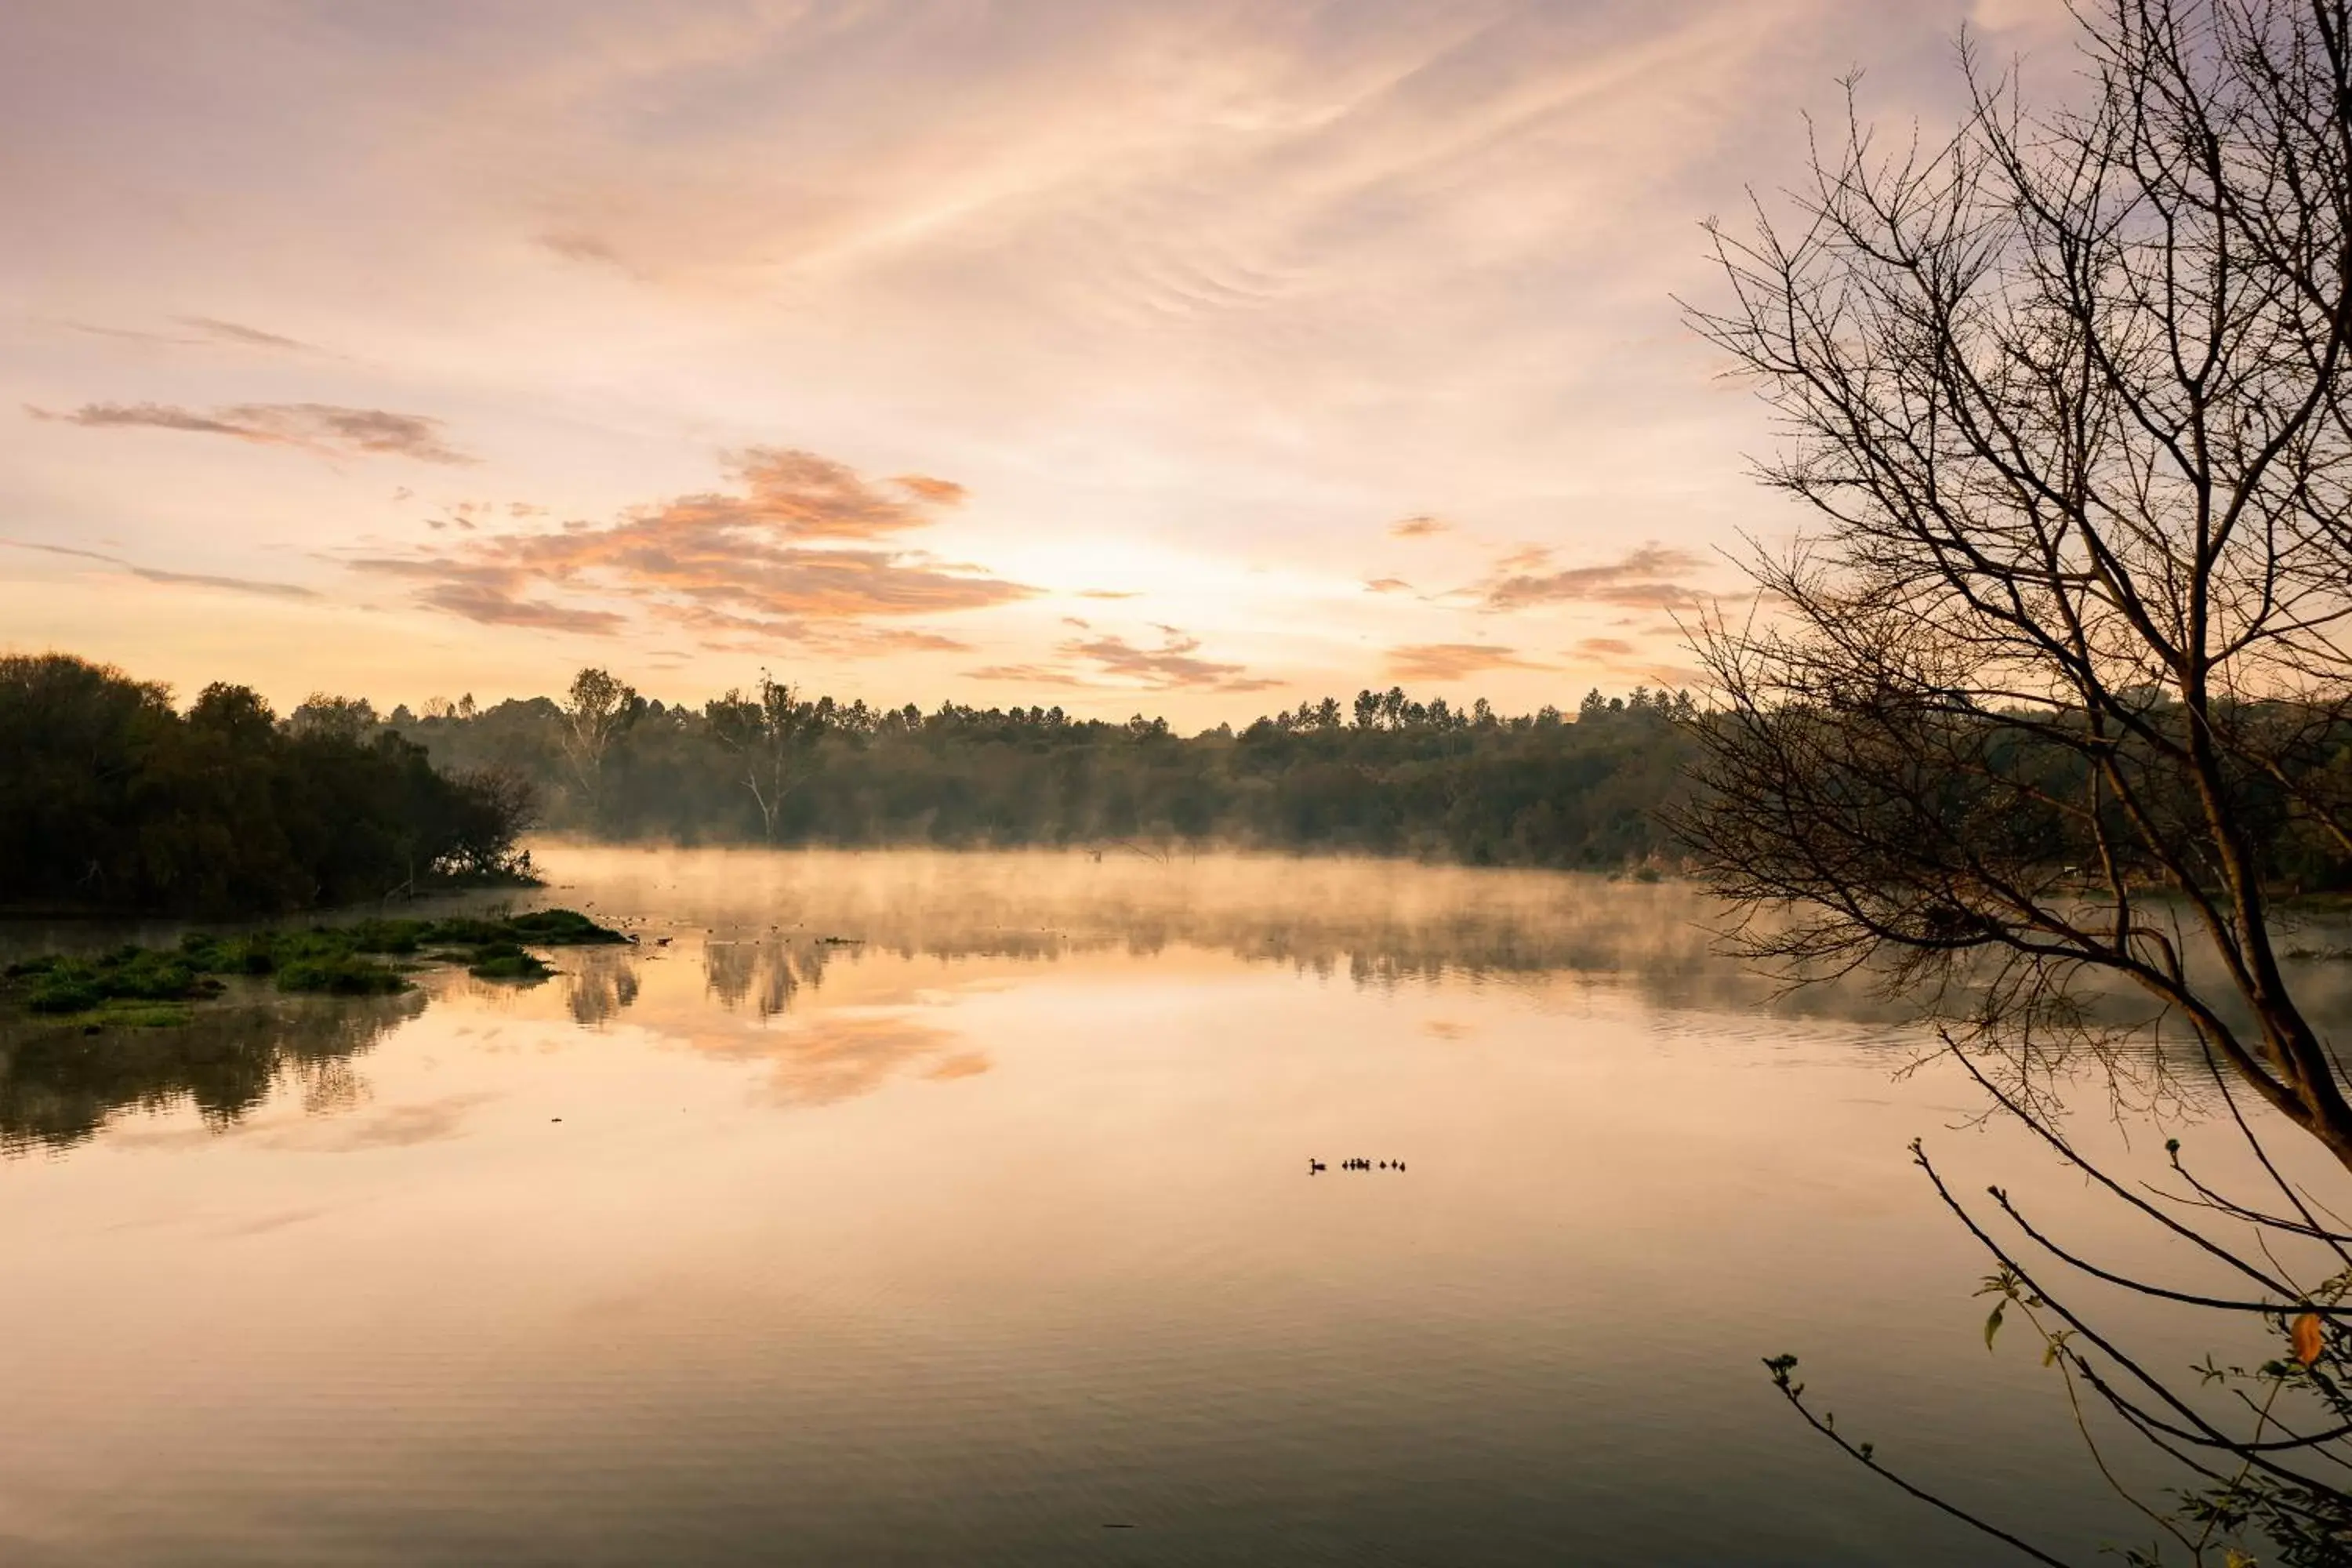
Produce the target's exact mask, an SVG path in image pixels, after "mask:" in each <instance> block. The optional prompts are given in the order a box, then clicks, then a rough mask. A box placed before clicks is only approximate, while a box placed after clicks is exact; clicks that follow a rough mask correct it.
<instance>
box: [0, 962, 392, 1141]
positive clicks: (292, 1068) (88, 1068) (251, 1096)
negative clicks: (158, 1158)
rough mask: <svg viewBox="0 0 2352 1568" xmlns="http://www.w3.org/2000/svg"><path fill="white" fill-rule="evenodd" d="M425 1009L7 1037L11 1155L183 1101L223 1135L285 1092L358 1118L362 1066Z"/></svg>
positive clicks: (262, 1008) (258, 1013)
mask: <svg viewBox="0 0 2352 1568" xmlns="http://www.w3.org/2000/svg"><path fill="white" fill-rule="evenodd" d="M424 1007H425V997H424V995H423V994H421V993H411V994H407V995H404V996H388V997H372V998H368V999H365V1000H357V1001H346V1002H335V1001H329V1000H325V999H320V1000H317V1001H304V1002H299V1003H276V1004H262V1005H247V1006H235V1005H232V1006H226V1007H222V1008H220V1009H218V1010H210V1009H208V1010H205V1011H204V1012H202V1013H200V1014H199V1015H198V1016H197V1018H196V1020H195V1021H194V1023H191V1024H188V1025H186V1026H182V1027H178V1028H166V1029H109V1030H103V1031H100V1032H99V1033H96V1034H86V1033H84V1032H83V1031H82V1030H81V1029H80V1028H79V1027H72V1026H39V1025H33V1026H20V1027H19V1028H18V1029H17V1030H16V1031H15V1032H14V1034H13V1037H10V1036H6V1035H0V1153H5V1154H20V1153H24V1152H26V1151H28V1150H31V1149H35V1148H47V1149H66V1148H71V1147H72V1146H74V1145H75V1144H78V1143H81V1142H86V1141H88V1140H89V1139H90V1138H92V1137H95V1136H96V1135H97V1134H98V1132H99V1131H100V1130H101V1129H102V1128H104V1127H105V1126H106V1125H107V1124H108V1123H109V1122H110V1121H112V1120H113V1119H114V1118H116V1117H117V1116H119V1115H121V1113H123V1112H125V1111H130V1110H140V1111H159V1110H169V1109H171V1108H173V1107H174V1106H177V1105H179V1104H182V1103H191V1104H193V1105H194V1108H195V1110H196V1111H197V1113H198V1114H199V1115H200V1116H201V1117H202V1118H203V1119H204V1121H205V1125H207V1126H209V1127H212V1128H215V1129H216V1130H217V1129H219V1128H222V1127H225V1126H226V1125H227V1124H229V1123H231V1122H234V1121H236V1120H237V1119H238V1118H240V1117H242V1116H244V1115H245V1114H246V1113H247V1112H248V1111H250V1110H253V1109H254V1108H255V1107H257V1106H258V1105H260V1104H261V1103H262V1102H263V1101H265V1100H268V1099H269V1098H270V1096H271V1095H272V1094H274V1093H277V1092H278V1091H279V1090H281V1089H285V1090H290V1091H292V1092H294V1093H296V1094H299V1097H300V1100H301V1102H302V1106H303V1109H304V1110H307V1111H309V1112H310V1113H311V1114H314V1115H326V1114H331V1113H333V1112H336V1111H341V1110H350V1109H351V1108H352V1107H353V1106H355V1105H357V1104H358V1103H359V1102H360V1101H361V1100H363V1099H365V1098H366V1092H367V1086H366V1081H365V1079H362V1077H361V1076H360V1073H359V1071H358V1069H357V1068H356V1067H355V1066H354V1065H353V1064H352V1060H351V1058H352V1057H353V1056H355V1055H357V1054H359V1053H361V1052H362V1051H365V1050H366V1049H368V1048H369V1047H371V1046H373V1045H374V1044H375V1043H376V1042H377V1041H378V1040H379V1039H381V1038H382V1037H383V1036H384V1034H385V1033H386V1032H387V1031H389V1030H391V1029H392V1028H394V1027H395V1026H398V1025H400V1024H402V1023H404V1022H405V1021H407V1020H408V1019H410V1018H414V1017H415V1016H416V1015H417V1014H418V1013H420V1012H422V1011H423V1010H424Z"/></svg>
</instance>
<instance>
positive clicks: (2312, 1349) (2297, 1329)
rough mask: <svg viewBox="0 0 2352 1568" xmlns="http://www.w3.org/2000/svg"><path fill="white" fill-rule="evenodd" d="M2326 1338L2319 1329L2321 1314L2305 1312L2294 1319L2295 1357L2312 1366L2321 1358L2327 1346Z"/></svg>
mask: <svg viewBox="0 0 2352 1568" xmlns="http://www.w3.org/2000/svg"><path fill="white" fill-rule="evenodd" d="M2326 1343H2327V1342H2326V1337H2325V1336H2324V1335H2322V1334H2321V1332H2320V1330H2319V1314H2318V1313H2316V1312H2305V1314H2304V1315H2303V1316H2301V1317H2300V1318H2297V1319H2296V1320H2295V1321H2294V1359H2295V1360H2297V1361H2299V1362H2301V1363H2303V1364H2304V1365H2305V1366H2310V1365H2312V1364H2313V1363H2315V1362H2317V1361H2318V1360H2319V1352H2321V1351H2322V1350H2323V1349H2325V1348H2326Z"/></svg>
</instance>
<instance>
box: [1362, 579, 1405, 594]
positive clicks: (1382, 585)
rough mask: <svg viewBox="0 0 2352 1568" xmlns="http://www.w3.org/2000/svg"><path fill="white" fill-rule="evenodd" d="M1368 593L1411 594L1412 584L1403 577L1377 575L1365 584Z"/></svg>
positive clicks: (1365, 590)
mask: <svg viewBox="0 0 2352 1568" xmlns="http://www.w3.org/2000/svg"><path fill="white" fill-rule="evenodd" d="M1364 592H1365V593H1367V594H1410V593H1412V584H1410V583H1408V582H1406V581H1405V580H1404V579H1403V578H1402V577H1375V578H1373V579H1372V580H1371V581H1370V582H1369V583H1367V584H1364Z"/></svg>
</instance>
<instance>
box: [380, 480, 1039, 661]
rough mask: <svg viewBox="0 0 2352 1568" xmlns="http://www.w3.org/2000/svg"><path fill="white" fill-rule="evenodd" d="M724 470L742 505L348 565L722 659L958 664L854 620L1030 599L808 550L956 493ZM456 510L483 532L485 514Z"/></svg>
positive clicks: (1015, 586) (458, 611) (890, 558)
mask: <svg viewBox="0 0 2352 1568" xmlns="http://www.w3.org/2000/svg"><path fill="white" fill-rule="evenodd" d="M732 467H733V471H734V473H735V475H736V476H737V478H738V479H740V481H741V483H742V489H741V491H740V493H725V492H718V491H711V492H705V493H701V494H697V495H690V496H683V497H679V498H677V500H669V501H666V502H662V503H659V504H656V505H652V506H646V507H640V508H636V509H634V510H631V511H628V512H626V513H625V514H623V516H622V518H621V520H620V521H616V522H613V523H609V524H605V525H602V526H600V525H597V524H595V523H590V522H576V521H575V522H568V523H566V524H564V525H563V527H562V528H561V529H558V530H553V531H533V532H509V533H496V532H485V533H484V534H482V536H480V537H478V538H475V539H467V540H464V541H460V542H457V544H455V545H454V546H453V547H452V548H450V549H447V550H445V551H438V552H426V553H422V554H418V555H413V556H404V557H374V558H366V559H362V560H356V561H352V562H351V563H350V564H351V565H352V567H353V568H355V569H356V570H359V571H362V572H373V573H380V574H391V575H395V576H403V577H407V578H410V579H412V580H415V581H417V582H419V583H420V584H424V585H423V586H422V587H420V588H419V589H418V591H417V601H418V602H419V603H420V604H423V605H426V606H427V607H429V608H433V609H438V610H444V611H446V612H448V613H449V614H452V615H457V616H465V617H467V619H469V620H476V621H483V622H487V623H489V624H492V625H501V626H541V627H544V628H546V629H549V630H561V631H575V632H588V633H605V632H613V631H617V630H619V629H620V628H621V627H622V626H625V624H626V620H625V617H624V616H623V615H621V614H620V613H619V611H618V609H617V608H615V607H614V601H619V602H620V604H621V605H633V606H635V608H636V609H638V610H639V611H641V612H642V613H643V614H645V615H646V616H651V617H654V618H656V619H660V620H666V621H668V622H670V623H672V624H674V625H677V626H683V627H685V628H687V629H688V630H690V631H694V632H698V633H701V634H705V635H706V636H708V637H713V638H717V639H720V640H715V641H710V642H707V643H706V645H705V646H707V647H718V648H725V649H729V650H740V649H742V648H744V647H754V648H756V647H761V646H763V645H766V644H772V643H773V642H776V641H779V640H782V641H794V642H800V643H803V644H810V645H815V646H819V647H829V648H833V649H836V650H839V651H845V652H877V651H889V650H899V651H905V650H931V651H961V650H962V649H964V647H966V645H964V644H963V643H961V642H958V641H956V640H955V639H953V638H950V637H941V636H939V635H938V634H936V633H931V632H925V631H919V630H909V629H906V628H902V627H893V628H887V629H885V628H877V627H866V626H857V625H856V623H857V622H860V621H863V620H866V619H868V618H875V617H892V618H895V617H904V616H922V615H932V614H940V613H945V612H950V611H956V610H971V609H984V608H986V607H988V606H990V605H1002V604H1009V603H1012V602H1013V601H1015V600H1019V599H1024V598H1028V597H1031V596H1033V595H1035V594H1036V593H1037V592H1038V590H1036V589H1034V588H1031V587H1028V586H1026V585H1025V584H1019V583H1009V582H1006V581H1004V580H1003V579H1002V578H999V577H995V576H992V575H991V574H989V573H988V572H986V571H984V570H983V569H982V568H980V567H977V566H972V565H966V564H959V563H950V562H942V561H939V560H936V559H934V558H932V557H930V556H929V555H927V554H924V553H921V552H912V551H905V550H895V549H888V548H883V547H879V546H867V547H864V548H856V547H843V546H839V545H826V546H822V547H820V546H814V545H810V544H807V543H804V542H803V541H806V540H811V539H842V540H856V541H866V540H872V539H875V538H877V536H880V535H884V534H887V533H893V532H897V531H903V530H906V529H911V528H919V527H922V526H924V525H925V524H927V523H929V521H932V516H931V513H932V511H933V510H936V509H937V508H938V507H940V506H942V505H947V504H952V502H953V501H955V500H960V499H961V496H962V494H963V488H962V487H961V485H957V484H954V483H953V482H952V481H950V480H946V479H928V478H922V477H919V476H910V477H908V478H906V479H892V480H887V481H885V482H884V485H882V486H877V485H873V484H869V483H868V482H866V480H865V479H862V478H860V477H859V475H858V474H857V473H856V471H855V470H853V469H851V468H847V467H845V465H843V464H840V463H836V462H835V461H833V460H832V459H830V458H821V457H817V456H815V455H814V454H813V453H808V452H800V451H792V450H787V449H783V448H778V447H753V448H751V449H750V450H748V451H746V452H743V453H740V454H739V455H738V456H737V457H736V458H734V460H733V465H732ZM886 487H887V488H886ZM459 510H461V512H463V511H466V510H472V511H473V515H474V517H476V518H479V519H480V520H481V521H484V522H489V521H493V517H494V514H493V513H492V511H491V509H489V508H488V507H487V506H486V507H482V508H479V509H470V508H461V509H459ZM460 525H461V526H470V521H469V520H467V519H465V518H462V517H461V519H460ZM550 595H572V596H589V597H592V598H593V599H594V600H596V601H601V602H598V603H592V604H590V605H574V604H566V603H564V602H562V600H561V599H558V598H552V597H550ZM747 639H748V640H747Z"/></svg>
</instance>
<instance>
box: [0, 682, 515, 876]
mask: <svg viewBox="0 0 2352 1568" xmlns="http://www.w3.org/2000/svg"><path fill="white" fill-rule="evenodd" d="M364 717H365V716H364V714H354V713H352V712H351V711H349V710H348V708H347V707H338V706H337V705H333V704H328V705H323V706H318V705H314V706H312V707H310V708H306V709H304V710H299V711H298V712H297V713H296V714H295V715H294V716H293V717H292V718H291V719H290V720H289V721H285V722H280V721H278V719H277V717H276V715H274V714H273V713H272V712H271V711H270V710H269V708H268V705H267V704H265V703H264V702H263V701H262V700H261V699H260V698H259V697H257V696H256V695H255V694H254V693H253V692H252V691H251V690H249V689H246V688H244V687H237V686H223V685H215V686H211V687H207V688H206V689H205V690H204V692H203V693H202V695H200V696H199V697H198V698H197V699H196V700H195V701H194V704H192V705H191V706H190V707H189V709H188V710H187V711H186V712H184V713H182V712H178V711H175V710H173V706H172V704H171V701H170V698H169V694H168V693H167V692H166V691H165V690H164V689H163V688H162V687H160V686H157V685H154V684H152V683H149V682H143V681H137V680H132V679H130V678H129V677H127V676H125V675H123V674H122V673H121V671H119V670H115V669H111V668H104V667H101V666H98V665H94V664H90V663H88V662H86V661H84V660H81V659H78V658H70V657H68V656H66V655H62V654H50V655H45V656H40V657H30V658H28V657H9V658H0V908H9V907H16V908H22V907H26V906H30V905H47V906H63V907H89V908H100V909H136V910H193V911H211V912H226V911H232V910H240V911H241V910H285V909H299V908H308V907H312V906H319V905H329V904H335V903H342V902H349V901H352V900H360V899H370V898H379V897H382V896H383V895H384V894H386V893H387V892H390V891H392V890H394V889H399V888H403V887H409V888H422V887H426V886H430V885H434V884H436V883H448V882H452V881H458V880H495V879H508V880H514V879H519V878H520V876H522V875H523V874H525V873H526V872H527V866H526V864H525V861H524V858H523V857H522V856H521V854H520V852H519V851H518V849H517V847H516V839H517V837H518V836H519V835H520V832H521V831H522V829H523V828H524V826H527V825H528V822H529V820H530V811H531V803H530V794H529V789H528V786H527V785H526V784H523V783H522V781H520V780H519V779H515V778H511V777H507V776H502V775H499V774H496V773H448V772H444V771H440V770H436V768H435V767H434V766H433V765H432V763H431V762H430V760H429V758H428V756H427V754H426V752H425V749H424V748H423V747H421V746H418V745H415V744H414V743H412V742H407V741H404V740H403V739H401V738H400V737H399V736H398V735H396V734H393V733H390V732H387V731H380V730H376V729H373V728H372V727H370V726H368V725H366V724H365V723H364V722H361V720H363V719H364Z"/></svg>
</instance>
